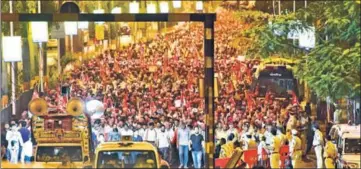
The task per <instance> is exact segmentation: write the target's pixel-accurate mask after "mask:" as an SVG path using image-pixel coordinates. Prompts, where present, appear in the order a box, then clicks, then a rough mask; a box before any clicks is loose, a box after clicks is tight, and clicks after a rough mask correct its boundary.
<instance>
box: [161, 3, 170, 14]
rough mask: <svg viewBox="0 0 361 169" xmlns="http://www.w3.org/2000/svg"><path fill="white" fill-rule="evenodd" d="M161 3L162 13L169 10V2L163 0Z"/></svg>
mask: <svg viewBox="0 0 361 169" xmlns="http://www.w3.org/2000/svg"><path fill="white" fill-rule="evenodd" d="M159 5H160V13H168V12H169V7H168V2H161V3H160V4H159Z"/></svg>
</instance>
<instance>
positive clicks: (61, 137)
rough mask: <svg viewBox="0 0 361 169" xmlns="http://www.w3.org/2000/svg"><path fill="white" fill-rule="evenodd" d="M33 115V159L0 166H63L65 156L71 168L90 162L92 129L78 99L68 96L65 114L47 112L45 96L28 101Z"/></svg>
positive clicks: (82, 105)
mask: <svg viewBox="0 0 361 169" xmlns="http://www.w3.org/2000/svg"><path fill="white" fill-rule="evenodd" d="M29 110H30V112H31V113H32V114H33V117H32V120H31V128H32V135H33V137H34V141H35V142H36V146H35V154H34V162H32V163H30V164H10V163H8V162H5V163H2V165H1V168H64V167H61V165H62V164H63V163H64V159H65V158H64V157H65V156H66V157H68V159H70V161H68V162H71V164H72V165H73V167H72V168H83V166H84V165H86V164H88V163H90V162H91V155H92V152H93V151H92V146H91V143H92V142H91V128H90V123H89V118H88V117H87V116H86V115H85V113H84V104H83V102H82V101H81V100H80V99H76V98H74V99H71V100H70V101H69V102H68V104H67V106H66V113H65V114H64V113H61V111H57V110H56V109H55V110H53V111H51V112H52V113H51V112H50V111H48V110H49V109H48V107H47V103H46V101H45V100H44V99H41V98H37V99H33V100H32V101H31V102H30V103H29Z"/></svg>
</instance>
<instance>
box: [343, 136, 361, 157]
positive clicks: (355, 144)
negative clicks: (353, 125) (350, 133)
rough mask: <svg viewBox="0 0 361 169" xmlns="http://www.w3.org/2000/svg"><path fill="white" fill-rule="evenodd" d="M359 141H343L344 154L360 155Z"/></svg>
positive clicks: (360, 142) (360, 143)
mask: <svg viewBox="0 0 361 169" xmlns="http://www.w3.org/2000/svg"><path fill="white" fill-rule="evenodd" d="M360 146H361V139H345V150H344V151H345V153H355V154H360V150H361V149H360Z"/></svg>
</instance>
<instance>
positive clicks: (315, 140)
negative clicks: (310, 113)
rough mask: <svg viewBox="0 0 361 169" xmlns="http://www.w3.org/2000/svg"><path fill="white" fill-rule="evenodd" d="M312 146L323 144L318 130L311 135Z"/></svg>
mask: <svg viewBox="0 0 361 169" xmlns="http://www.w3.org/2000/svg"><path fill="white" fill-rule="evenodd" d="M312 145H313V146H318V145H321V146H322V145H323V136H322V133H321V131H320V130H316V131H315V135H314V136H313V143H312Z"/></svg>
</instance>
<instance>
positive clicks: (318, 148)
mask: <svg viewBox="0 0 361 169" xmlns="http://www.w3.org/2000/svg"><path fill="white" fill-rule="evenodd" d="M313 131H314V132H315V135H314V137H313V143H312V145H313V147H314V148H315V153H316V159H317V168H323V159H322V147H323V135H322V133H321V131H320V127H319V125H318V124H317V123H315V124H314V125H313Z"/></svg>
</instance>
